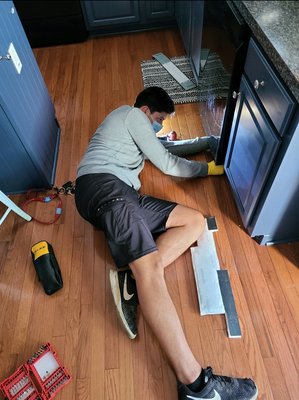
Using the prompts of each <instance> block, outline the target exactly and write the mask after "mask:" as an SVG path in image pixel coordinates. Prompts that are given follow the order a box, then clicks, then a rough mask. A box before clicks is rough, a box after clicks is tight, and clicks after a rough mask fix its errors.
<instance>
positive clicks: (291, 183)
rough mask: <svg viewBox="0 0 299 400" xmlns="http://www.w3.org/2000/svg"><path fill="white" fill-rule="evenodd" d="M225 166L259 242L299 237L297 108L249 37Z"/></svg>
mask: <svg viewBox="0 0 299 400" xmlns="http://www.w3.org/2000/svg"><path fill="white" fill-rule="evenodd" d="M234 95H235V96H237V97H238V100H237V104H236V109H235V113H234V118H233V123H232V128H231V132H230V138H229V144H228V151H227V154H226V158H225V171H226V174H227V177H228V179H229V182H230V184H231V187H232V190H233V194H234V197H235V200H236V204H237V206H238V209H239V211H240V215H241V217H242V221H243V223H244V226H245V227H246V229H247V231H248V233H249V234H250V235H251V236H252V237H253V238H254V239H255V240H256V241H257V242H258V243H260V244H263V245H269V244H275V243H283V242H290V241H295V240H299V212H298V204H299V164H298V145H299V109H298V103H297V102H296V100H295V99H294V98H293V97H292V95H291V93H290V92H289V91H288V89H287V87H286V86H285V84H284V83H283V82H282V80H281V78H280V77H279V75H278V74H277V71H276V70H275V68H274V67H273V65H272V64H271V62H270V60H269V59H268V58H267V57H266V56H265V55H264V53H263V51H262V50H261V48H260V47H259V45H258V44H257V43H256V42H255V41H254V40H253V39H251V40H250V43H249V47H248V53H247V57H246V62H245V67H244V74H243V76H242V79H241V85H240V90H239V93H236V92H235V93H234Z"/></svg>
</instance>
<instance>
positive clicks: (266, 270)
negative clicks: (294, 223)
mask: <svg viewBox="0 0 299 400" xmlns="http://www.w3.org/2000/svg"><path fill="white" fill-rule="evenodd" d="M158 52H164V53H165V54H167V55H168V56H169V57H173V56H180V55H183V54H184V51H183V46H182V42H181V39H180V36H179V34H178V32H177V31H176V30H174V29H173V30H161V31H151V32H143V33H135V34H128V35H121V36H111V37H102V38H94V39H90V40H88V41H86V42H83V43H79V44H71V45H64V46H55V47H49V48H41V49H35V50H34V54H35V56H36V59H37V62H38V64H39V66H40V69H41V71H42V74H43V76H44V79H45V82H46V84H47V86H48V88H49V93H50V95H51V98H52V100H53V102H54V104H55V109H56V113H57V119H58V121H59V123H60V126H61V144H60V151H59V159H58V166H57V175H56V182H55V184H56V185H58V186H59V185H61V184H63V183H64V182H66V181H68V180H73V179H75V176H76V168H77V165H78V162H79V160H80V158H81V156H82V154H83V152H84V150H85V148H86V146H87V143H88V141H89V139H90V137H91V135H92V134H93V132H94V131H95V129H96V127H97V126H98V124H99V123H100V122H101V121H102V120H103V118H104V117H105V116H106V114H107V113H109V112H110V111H112V110H113V109H114V108H116V107H118V106H119V105H123V104H133V102H134V99H135V96H136V95H137V94H138V92H139V91H141V90H142V88H143V85H142V78H141V70H140V61H142V60H145V59H150V58H151V56H152V54H154V53H158ZM170 129H175V130H176V131H177V132H178V133H179V134H181V136H182V137H195V136H197V135H204V131H203V127H202V123H201V121H200V116H199V107H198V105H197V104H187V105H179V106H177V107H176V116H175V117H174V118H172V119H170V120H168V121H167V122H166V124H165V131H166V132H167V131H168V130H170ZM193 158H194V159H197V160H205V159H209V155H208V154H201V155H197V156H194V157H193ZM142 181H143V188H142V191H143V192H146V193H149V194H152V195H155V196H161V197H163V198H166V199H174V200H176V201H178V202H180V203H182V204H185V205H188V206H190V207H195V208H197V209H198V210H200V211H201V212H202V213H203V214H204V215H215V216H216V218H217V222H218V227H219V231H218V232H217V233H215V234H214V238H215V242H216V248H217V252H218V257H219V261H220V264H221V267H222V268H224V269H228V270H229V273H230V279H231V284H232V289H233V293H234V298H235V302H236V307H237V311H238V315H239V319H240V323H241V329H242V333H243V336H242V338H241V339H228V337H227V331H226V325H225V318H224V316H205V317H201V316H200V315H199V307H198V301H197V294H196V289H195V282H194V276H193V270H192V266H191V256H190V252H186V253H185V254H184V255H183V256H181V257H180V258H179V259H178V260H177V261H175V262H174V263H173V265H171V266H170V267H169V268H168V269H167V270H166V280H167V285H168V288H169V291H170V294H171V296H172V298H173V301H174V303H175V306H176V308H177V310H178V313H179V316H180V318H181V321H182V324H183V327H184V329H185V331H186V335H187V338H188V341H189V343H190V346H191V348H192V349H193V351H194V353H195V354H196V356H197V357H198V359H199V360H200V361H201V363H202V364H203V365H204V366H207V365H211V366H212V367H213V368H214V370H215V372H217V373H224V374H231V375H236V376H251V377H253V378H254V379H255V380H256V382H257V384H258V386H259V393H260V394H259V399H262V400H266V399H267V400H270V399H275V400H288V399H290V400H297V399H298V396H299V379H298V375H299V307H298V306H299V244H298V243H293V244H287V245H283V246H273V247H269V248H267V247H261V246H259V245H258V244H256V243H255V242H254V241H253V240H252V239H250V237H249V236H248V234H247V233H246V232H245V231H244V229H243V228H242V224H241V220H240V217H239V215H238V212H237V209H236V206H235V203H234V201H233V198H232V193H231V190H230V187H229V185H228V181H227V178H226V177H225V176H221V177H208V178H204V179H193V180H183V179H173V178H170V177H167V176H164V175H162V174H161V173H160V172H159V171H158V170H157V169H156V168H155V167H153V166H152V165H150V164H149V163H148V165H146V168H145V169H144V171H143V172H142ZM12 198H13V199H14V200H15V201H16V202H20V201H21V200H23V199H24V196H22V195H20V196H12ZM63 200H64V210H63V215H62V217H61V219H60V220H59V221H58V222H57V223H56V224H54V225H49V226H46V225H41V224H38V223H36V222H29V223H26V222H24V221H23V220H21V219H20V218H18V217H16V216H15V215H13V214H12V213H11V214H10V215H9V217H8V218H7V219H6V221H5V222H4V224H3V225H2V226H1V227H0V321H1V323H0V381H2V380H3V379H4V378H6V377H8V376H9V375H10V374H11V373H12V372H13V371H14V370H15V369H16V368H17V367H18V366H19V365H21V364H23V363H24V362H25V361H26V360H27V359H28V358H29V357H30V356H31V355H32V354H33V353H34V352H35V351H36V350H37V349H38V347H39V346H40V344H42V343H45V342H50V343H51V344H52V345H53V346H54V347H55V348H56V350H57V352H58V355H59V357H60V358H61V360H62V361H63V363H64V364H65V366H66V367H67V369H68V370H69V372H70V374H71V375H72V377H73V380H72V382H71V383H70V384H69V385H68V386H66V387H65V388H64V389H63V390H62V391H61V392H60V393H59V394H58V395H57V397H56V398H57V400H59V399H61V400H74V399H76V400H96V399H97V400H112V399H113V400H140V399H142V400H175V399H176V398H177V393H176V380H175V377H174V375H173V372H172V370H171V369H170V368H169V366H168V364H167V360H166V359H165V356H164V354H163V353H162V352H161V350H160V347H159V345H158V343H157V341H156V340H155V338H154V336H153V334H152V332H151V331H150V329H149V327H148V326H146V324H145V322H144V321H143V319H142V315H140V316H139V320H138V330H139V335H138V338H137V339H136V340H134V341H130V340H129V339H128V338H127V337H126V335H125V334H124V333H123V331H122V330H121V328H120V325H119V322H118V319H117V316H116V312H115V309H114V305H113V300H112V296H111V292H110V288H109V283H108V272H109V269H110V268H111V267H113V261H112V258H111V255H110V253H109V251H108V248H107V245H106V242H105V239H104V236H103V234H102V233H101V232H99V231H96V230H94V229H93V228H92V227H91V226H90V225H89V224H88V223H87V222H85V221H84V220H83V219H82V218H81V217H80V216H79V215H78V213H77V212H76V209H75V206H74V200H73V197H71V196H68V197H66V198H64V199H63ZM2 210H3V207H0V212H2ZM29 211H30V213H32V214H34V215H36V216H39V217H40V218H45V219H46V218H51V216H52V212H53V206H50V205H47V206H44V205H42V204H38V205H36V204H35V205H32V206H31V208H30V210H29ZM39 240H47V241H49V242H50V243H51V244H52V245H53V248H54V250H55V254H56V257H57V259H58V261H59V264H60V267H61V270H62V275H63V279H64V288H63V289H62V290H61V291H59V292H57V293H56V294H55V295H53V296H47V295H46V294H45V293H44V292H43V289H42V287H41V285H40V283H39V282H38V280H37V277H36V274H35V271H34V268H33V265H32V261H31V255H30V248H31V246H32V245H33V244H34V243H36V242H37V241H39ZM153 301H154V299H153Z"/></svg>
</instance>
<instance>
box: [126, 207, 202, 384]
mask: <svg viewBox="0 0 299 400" xmlns="http://www.w3.org/2000/svg"><path fill="white" fill-rule="evenodd" d="M203 227H204V219H203V217H202V215H201V214H200V213H199V212H198V211H196V210H193V209H190V208H187V207H183V206H177V207H176V208H175V209H174V210H173V211H172V213H171V214H170V217H169V219H168V221H167V228H168V230H167V231H166V232H164V233H163V234H162V235H160V237H159V239H158V240H157V246H158V251H155V252H153V253H150V254H148V255H146V256H143V257H141V258H139V259H138V260H135V261H134V262H132V263H131V264H130V267H131V269H132V272H133V274H134V276H135V279H136V284H137V290H138V298H139V303H140V307H141V310H142V313H143V315H144V318H145V319H146V321H147V323H148V324H149V326H150V327H151V329H152V330H153V332H154V334H155V335H156V337H157V339H158V341H159V343H160V345H161V347H162V349H163V350H164V352H165V353H166V355H167V357H168V359H169V360H170V363H171V365H172V367H173V368H174V371H175V373H176V376H177V378H178V379H179V380H180V381H181V382H183V383H185V384H189V383H192V382H194V381H195V379H196V378H197V377H198V376H199V374H200V371H201V366H200V364H199V363H198V361H197V360H196V359H195V357H194V355H193V353H192V351H191V349H190V347H189V345H188V343H187V340H186V337H185V334H184V332H183V329H182V326H181V323H180V320H179V317H178V314H177V312H176V309H175V307H174V304H173V302H172V300H171V298H170V295H169V293H168V290H167V286H166V283H165V279H164V268H165V266H167V265H169V264H170V263H171V262H173V261H174V260H175V259H176V258H178V257H179V256H180V255H181V254H182V253H184V252H185V251H186V250H187V249H188V248H189V246H190V245H191V244H192V243H194V242H195V241H196V240H197V239H198V238H199V236H200V235H201V233H202V230H203Z"/></svg>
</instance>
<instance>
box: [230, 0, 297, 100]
mask: <svg viewBox="0 0 299 400" xmlns="http://www.w3.org/2000/svg"><path fill="white" fill-rule="evenodd" d="M233 4H234V5H235V6H236V7H237V9H238V10H239V12H240V14H241V15H242V17H243V18H244V20H245V21H246V23H247V24H248V26H249V27H250V29H251V31H252V33H253V34H254V36H255V37H256V39H257V40H258V42H259V43H260V45H261V47H262V48H263V49H264V51H265V53H266V54H267V55H268V57H269V58H270V59H271V61H272V63H273V64H274V66H275V67H276V69H277V71H278V72H279V74H280V75H281V77H282V79H283V80H284V81H285V83H286V84H287V86H288V87H289V89H290V91H291V92H292V93H293V95H294V96H295V98H296V100H297V101H298V102H299V23H298V21H299V2H298V1H237V0H233Z"/></svg>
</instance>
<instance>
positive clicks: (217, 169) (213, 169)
mask: <svg viewBox="0 0 299 400" xmlns="http://www.w3.org/2000/svg"><path fill="white" fill-rule="evenodd" d="M223 174H224V167H223V165H216V164H215V161H211V162H209V163H208V175H223Z"/></svg>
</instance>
